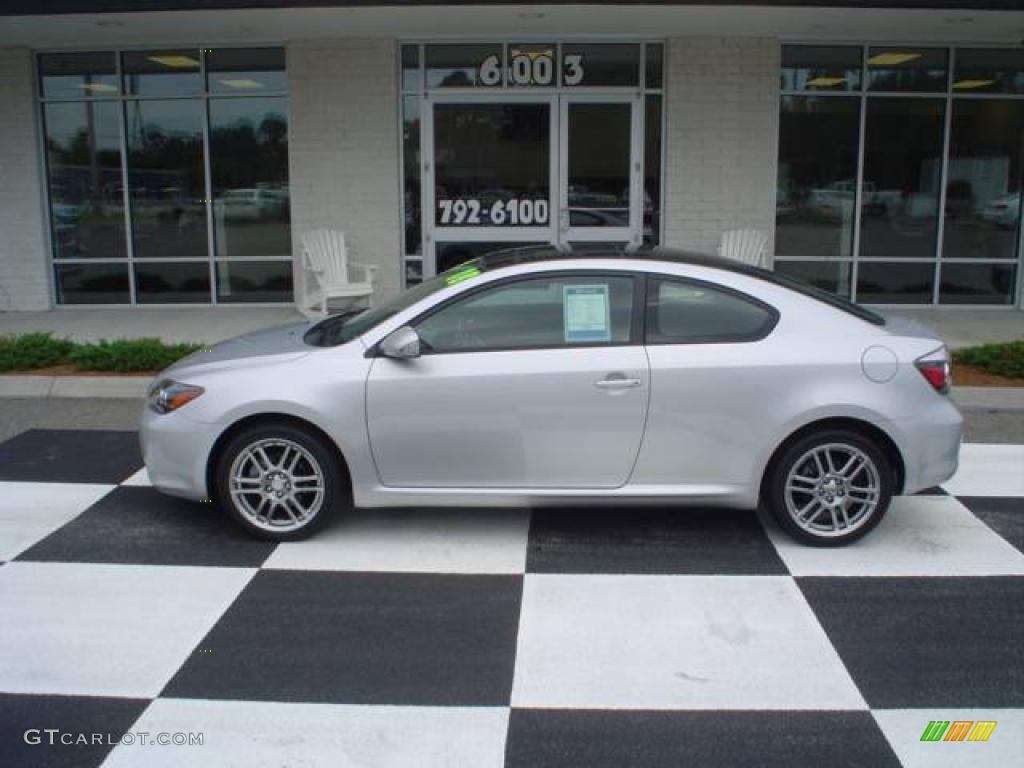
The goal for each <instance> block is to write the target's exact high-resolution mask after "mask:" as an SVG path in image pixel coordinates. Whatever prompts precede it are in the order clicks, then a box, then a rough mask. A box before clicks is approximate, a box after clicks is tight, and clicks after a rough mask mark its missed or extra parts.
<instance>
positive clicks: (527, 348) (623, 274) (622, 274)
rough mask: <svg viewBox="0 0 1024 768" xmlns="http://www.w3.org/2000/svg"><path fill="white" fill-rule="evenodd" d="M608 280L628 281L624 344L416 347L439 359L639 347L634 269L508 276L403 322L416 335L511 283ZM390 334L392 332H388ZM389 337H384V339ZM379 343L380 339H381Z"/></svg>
mask: <svg viewBox="0 0 1024 768" xmlns="http://www.w3.org/2000/svg"><path fill="white" fill-rule="evenodd" d="M610 277H618V278H626V279H628V280H631V281H632V306H631V314H630V318H629V339H628V340H627V341H625V342H616V341H607V342H604V341H602V342H567V343H563V344H558V345H543V346H535V345H532V344H530V345H509V346H504V345H503V346H493V347H479V348H476V349H460V350H433V349H427V348H425V347H422V346H421V348H420V355H421V356H432V357H433V356H440V355H474V354H479V353H482V352H540V351H548V350H572V349H609V348H619V347H636V346H641V345H642V344H643V336H644V334H643V316H644V313H643V312H638V311H637V307H639V306H641V304H640V303H639V302H641V301H642V300H643V298H644V279H643V277H644V276H643V275H642V274H641V273H639V272H637V271H635V270H622V271H618V270H592V269H585V270H571V269H568V270H567V269H560V270H551V271H543V272H532V273H528V274H519V275H509V276H508V277H502V278H499V279H497V280H492V281H490V282H488V283H484V284H483V285H478V286H475V287H473V288H470V289H468V290H466V291H463V292H461V293H458V294H456V295H455V296H450V297H448V298H447V299H445V300H444V301H441V302H439V303H438V304H436V305H434V306H433V307H430V308H429V309H426V310H424V311H423V312H422V313H420V314H418V315H416V317H414V318H412V319H410V320H409V321H408V322H406V323H403V325H407V326H409V327H410V328H412V329H413V330H416V332H417V334H418V333H419V331H418V329H417V326H418V325H419V324H420V323H422V322H423V321H424V320H427V319H429V318H430V317H433V316H434V315H436V314H438V313H439V312H443V311H444V310H446V309H449V308H451V307H452V306H453V305H455V304H459V303H461V302H463V301H465V300H467V299H470V298H472V297H473V296H476V295H478V294H481V293H485V292H487V291H491V290H494V289H497V288H502V287H504V286H507V285H511V284H514V283H521V282H524V281H527V280H538V279H557V278H580V279H586V278H598V279H606V278H610ZM392 332H393V331H392ZM389 335H390V333H389V334H386V335H385V336H384V338H385V339H386V338H387V337H388V336H389ZM381 341H383V339H381ZM367 356H372V357H380V356H381V354H380V342H378V343H377V344H376V345H375V346H374V348H373V349H372V350H371V351H370V353H368V355H367Z"/></svg>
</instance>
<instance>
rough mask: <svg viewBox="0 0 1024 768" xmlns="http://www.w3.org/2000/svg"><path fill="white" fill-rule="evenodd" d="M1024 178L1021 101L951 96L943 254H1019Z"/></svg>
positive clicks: (1023, 103)
mask: <svg viewBox="0 0 1024 768" xmlns="http://www.w3.org/2000/svg"><path fill="white" fill-rule="evenodd" d="M1022 178H1024V101H1019V100H1014V101H1011V100H1009V99H953V116H952V126H951V129H950V139H949V169H948V170H947V172H946V224H945V230H944V234H943V242H942V255H943V257H944V258H947V259H948V258H974V259H1012V258H1014V257H1015V256H1016V255H1017V235H1018V232H1019V229H1020V216H1021V186H1022Z"/></svg>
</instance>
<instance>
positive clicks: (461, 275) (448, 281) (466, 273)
mask: <svg viewBox="0 0 1024 768" xmlns="http://www.w3.org/2000/svg"><path fill="white" fill-rule="evenodd" d="M479 274H480V270H479V269H477V268H476V267H469V268H468V269H460V270H459V271H458V272H453V273H452V274H450V275H448V277H446V278H445V279H444V284H445V285H447V286H452V285H455V284H456V283H461V282H462V281H463V280H469V278H471V277H476V276H477V275H479Z"/></svg>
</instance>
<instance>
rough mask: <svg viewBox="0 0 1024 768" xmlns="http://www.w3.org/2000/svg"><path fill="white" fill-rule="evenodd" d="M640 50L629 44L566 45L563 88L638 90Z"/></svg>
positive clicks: (563, 53)
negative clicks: (596, 86) (616, 87)
mask: <svg viewBox="0 0 1024 768" xmlns="http://www.w3.org/2000/svg"><path fill="white" fill-rule="evenodd" d="M639 84H640V46H639V45H634V44H626V43H583V44H580V43H563V44H562V85H566V86H570V87H572V86H594V85H602V86H627V85H630V86H637V85H639Z"/></svg>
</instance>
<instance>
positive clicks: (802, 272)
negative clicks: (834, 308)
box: [775, 260, 853, 298]
mask: <svg viewBox="0 0 1024 768" xmlns="http://www.w3.org/2000/svg"><path fill="white" fill-rule="evenodd" d="M852 267H853V262H850V261H826V260H822V261H779V260H776V262H775V271H776V272H777V273H780V274H783V275H788V276H789V277H792V278H794V279H796V280H799V281H800V282H802V283H806V284H807V285H811V286H814V287H815V288H819V289H821V290H823V291H828V292H829V293H834V294H836V295H837V296H844V297H846V298H849V296H850V271H851V269H852Z"/></svg>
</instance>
